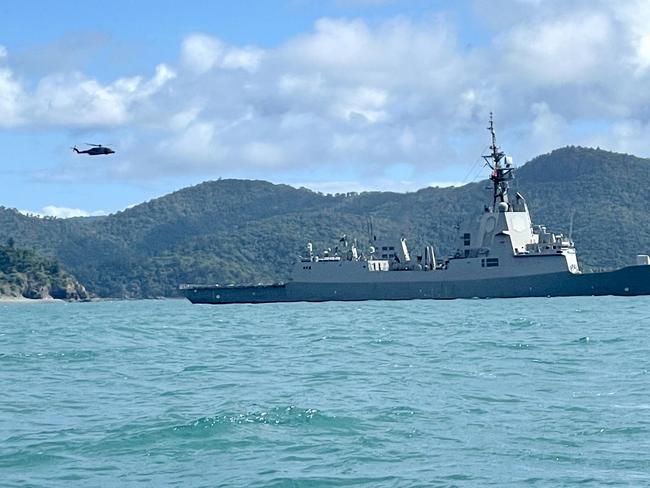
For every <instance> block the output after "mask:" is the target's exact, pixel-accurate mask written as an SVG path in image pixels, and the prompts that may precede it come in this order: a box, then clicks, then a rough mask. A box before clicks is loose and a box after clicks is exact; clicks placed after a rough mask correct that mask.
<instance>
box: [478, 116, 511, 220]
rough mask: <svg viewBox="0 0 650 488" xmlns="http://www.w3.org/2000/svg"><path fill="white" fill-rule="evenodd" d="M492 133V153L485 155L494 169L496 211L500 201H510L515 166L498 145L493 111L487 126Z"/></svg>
mask: <svg viewBox="0 0 650 488" xmlns="http://www.w3.org/2000/svg"><path fill="white" fill-rule="evenodd" d="M487 129H488V130H489V131H490V134H491V135H492V145H491V146H490V151H491V152H490V154H488V155H487V156H483V159H485V162H486V164H487V165H488V166H489V167H490V169H491V170H492V174H491V175H490V179H491V180H492V184H493V186H494V195H493V200H492V210H493V211H496V207H497V205H498V204H499V203H501V202H505V203H506V204H509V202H508V181H509V180H511V179H512V178H513V177H514V175H513V170H514V168H513V167H512V164H511V163H510V162H509V161H508V158H507V157H506V153H504V152H503V151H501V149H500V148H499V146H497V136H496V133H495V132H494V121H493V119H492V112H490V126H489V127H488V128H487Z"/></svg>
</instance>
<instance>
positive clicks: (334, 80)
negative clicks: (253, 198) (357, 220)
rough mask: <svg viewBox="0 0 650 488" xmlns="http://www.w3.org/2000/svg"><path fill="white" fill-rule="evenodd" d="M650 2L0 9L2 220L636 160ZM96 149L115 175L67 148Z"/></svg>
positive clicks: (371, 1) (332, 1) (410, 0)
mask: <svg viewBox="0 0 650 488" xmlns="http://www.w3.org/2000/svg"><path fill="white" fill-rule="evenodd" d="M648 87H650V2H648V1H647V0H626V1H625V2H618V1H601V0H588V1H586V0H584V1H583V0H572V1H570V2H569V1H566V0H507V1H506V0H489V1H487V0H467V1H465V2H463V1H451V0H450V1H442V0H440V1H435V0H429V1H424V0H399V1H398V0H255V1H254V0H240V1H237V2H232V1H216V0H215V1H211V2H207V1H192V0H185V1H183V2H177V1H168V0H156V1H147V0H140V1H137V2H133V1H122V0H113V1H111V2H105V1H102V2H100V1H95V0H87V1H84V2H72V1H69V2H50V1H29V0H24V1H22V2H3V3H2V4H0V179H1V181H2V184H1V185H0V205H3V206H5V207H9V208H17V209H19V210H21V211H25V212H31V213H35V214H40V215H53V216H58V217H70V216H75V215H102V214H106V213H111V212H115V211H119V210H122V209H124V208H127V207H129V206H132V205H134V204H138V203H141V202H143V201H146V200H149V199H151V198H155V197H159V196H162V195H164V194H166V193H169V192H171V191H175V190H178V189H180V188H182V187H185V186H189V185H194V184H198V183H200V182H202V181H207V180H214V179H218V178H249V179H263V180H268V181H272V182H275V183H286V184H290V185H293V186H297V187H300V186H305V187H308V188H311V189H314V190H316V191H322V192H325V193H335V192H349V191H364V190H391V191H414V190H417V189H419V188H422V187H426V186H448V185H459V184H463V183H467V182H469V181H472V180H477V179H481V178H483V177H485V176H486V175H487V173H486V172H485V168H483V167H482V166H481V158H480V157H481V155H482V154H484V153H485V151H486V149H487V146H488V144H489V134H488V132H487V131H486V130H485V128H486V126H487V123H488V118H489V114H490V112H493V113H494V120H495V126H496V128H497V134H498V138H499V144H500V145H501V146H502V148H503V149H504V150H505V151H506V152H507V153H508V154H509V155H511V156H512V157H513V158H514V160H515V162H516V163H518V164H523V163H525V162H526V161H528V160H530V159H531V158H533V157H535V156H537V155H539V154H543V153H547V152H549V151H552V150H553V149H556V148H558V147H563V146H566V145H581V146H591V147H600V148H603V149H608V150H612V151H618V152H625V153H631V154H635V155H638V156H641V157H648V156H650V137H648V135H649V129H650V89H649V88H648ZM86 143H95V144H104V145H109V146H110V147H112V148H113V149H114V150H115V151H116V153H115V154H112V155H110V156H96V157H89V156H86V155H77V154H75V153H74V152H73V151H72V150H71V147H73V146H75V145H76V146H77V147H79V148H82V147H84V148H85V147H87V146H85V144H86Z"/></svg>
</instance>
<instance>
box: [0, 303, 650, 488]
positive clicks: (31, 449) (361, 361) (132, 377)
mask: <svg viewBox="0 0 650 488" xmlns="http://www.w3.org/2000/svg"><path fill="white" fill-rule="evenodd" d="M649 370H650V297H637V298H623V297H599V298H594V297H584V298H541V299H535V298H533V299H511V300H456V301H410V302H358V303H319V304H308V303H297V304H269V305H229V306H209V305H204V306H200V305H191V304H190V303H189V302H185V301H181V300H162V301H134V302H127V301H122V302H120V301H115V302H100V303H81V304H65V303H50V304H28V305H24V304H0V485H1V486H3V487H8V486H21V487H22V486H47V487H68V486H75V485H76V486H106V487H112V486H116V487H117V486H119V487H125V486H126V487H128V486H182V487H203V486H205V487H219V486H247V487H248V486H251V487H303V486H304V487H321V486H323V487H333V486H355V487H366V486H367V487H415V486H427V487H428V486H441V487H442V486H449V487H451V486H463V487H465V486H499V487H503V486H517V487H519V486H540V487H547V486H553V487H560V486H583V487H584V486H594V487H596V486H598V487H600V486H648V485H650V373H649Z"/></svg>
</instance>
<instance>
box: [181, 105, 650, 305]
mask: <svg viewBox="0 0 650 488" xmlns="http://www.w3.org/2000/svg"><path fill="white" fill-rule="evenodd" d="M488 130H489V131H490V134H491V138H492V139H491V145H490V154H488V155H486V156H483V158H484V159H485V161H486V166H488V167H489V168H490V170H491V174H490V180H491V181H492V187H493V198H492V204H491V205H488V206H485V208H484V211H483V214H482V215H481V217H480V218H479V219H478V222H477V223H476V222H475V223H474V224H473V225H472V224H469V225H466V226H465V227H463V228H461V229H459V230H460V236H459V242H458V249H457V250H456V252H455V253H454V254H453V255H452V256H449V257H446V258H444V259H441V260H438V259H437V258H436V255H435V252H434V248H433V246H430V245H427V246H425V247H424V249H423V252H422V253H421V254H420V255H418V256H415V259H413V258H412V255H411V253H410V251H409V249H408V246H407V243H406V240H405V239H404V238H401V239H399V240H398V241H396V242H382V241H381V240H378V239H377V237H376V236H373V235H372V229H371V225H370V242H369V245H368V246H367V248H366V251H365V253H362V252H360V251H359V249H358V248H357V246H356V244H355V243H354V242H351V243H349V242H347V241H346V239H345V238H342V239H341V246H338V247H337V249H336V251H335V252H333V253H332V252H325V253H323V254H322V255H316V254H315V253H314V251H313V247H312V245H311V243H308V244H307V246H306V249H305V252H304V255H303V256H302V257H301V258H300V260H298V261H297V262H296V263H295V265H294V268H293V270H292V271H293V272H292V277H291V279H290V280H289V281H287V282H286V283H278V284H272V285H189V284H187V285H180V291H181V293H182V294H183V295H184V296H185V297H187V298H188V299H189V300H190V301H191V302H192V303H210V304H227V303H269V302H302V301H304V302H323V301H357V300H411V299H455V298H518V297H555V296H591V295H623V296H633V295H649V294H650V257H648V256H647V255H643V254H640V255H637V257H636V265H634V266H628V267H624V268H621V269H618V270H614V271H604V272H598V273H582V272H581V271H580V268H579V266H578V260H577V256H576V249H575V246H574V243H573V241H572V240H571V238H570V237H567V236H564V235H562V234H554V233H552V232H550V231H548V230H547V229H546V227H545V226H543V225H533V223H532V221H531V218H530V214H529V213H528V206H527V204H526V200H525V198H524V197H523V196H522V195H521V194H520V193H518V192H515V194H514V195H511V191H510V188H509V182H510V181H511V180H512V179H513V177H514V170H515V167H514V166H513V164H512V160H511V158H510V157H508V156H506V154H505V153H504V152H503V151H502V150H501V149H500V148H499V147H498V146H497V141H496V135H495V131H494V123H493V120H492V115H491V114H490V124H489V127H488Z"/></svg>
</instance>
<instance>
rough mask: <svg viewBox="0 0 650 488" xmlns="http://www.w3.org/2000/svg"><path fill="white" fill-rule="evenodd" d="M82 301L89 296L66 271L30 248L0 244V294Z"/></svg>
mask: <svg viewBox="0 0 650 488" xmlns="http://www.w3.org/2000/svg"><path fill="white" fill-rule="evenodd" d="M3 296H4V297H14V298H19V297H23V298H29V299H34V300H38V299H60V300H69V301H86V300H90V298H91V296H90V294H89V293H88V291H86V288H85V287H84V286H83V285H82V284H81V283H79V282H78V281H77V280H76V279H75V278H74V277H73V276H72V275H71V274H70V273H68V272H67V271H65V270H64V269H62V268H61V266H60V265H59V264H58V263H57V262H56V261H53V260H51V259H47V258H44V257H42V256H40V255H38V254H36V253H35V252H34V251H30V250H25V249H15V248H14V247H13V246H6V247H2V246H0V297H3Z"/></svg>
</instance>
